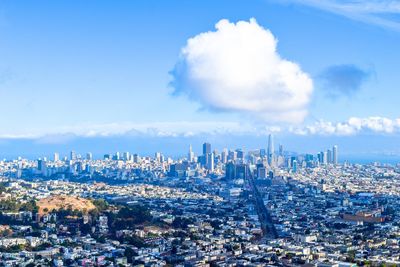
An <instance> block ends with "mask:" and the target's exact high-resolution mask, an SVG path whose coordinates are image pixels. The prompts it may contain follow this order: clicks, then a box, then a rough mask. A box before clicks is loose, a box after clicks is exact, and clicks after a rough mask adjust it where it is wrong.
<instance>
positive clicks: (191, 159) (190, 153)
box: [188, 145, 194, 162]
mask: <svg viewBox="0 0 400 267" xmlns="http://www.w3.org/2000/svg"><path fill="white" fill-rule="evenodd" d="M188 161H189V162H193V161H194V153H193V150H192V145H190V146H189V153H188Z"/></svg>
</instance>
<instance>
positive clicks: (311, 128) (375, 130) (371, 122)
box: [289, 117, 400, 136]
mask: <svg viewBox="0 0 400 267" xmlns="http://www.w3.org/2000/svg"><path fill="white" fill-rule="evenodd" d="M289 131H290V132H291V133H294V134H298V135H336V136H349V135H357V134H365V133H372V134H399V133H400V118H397V119H390V118H385V117H367V118H358V117H351V118H349V119H348V120H347V121H343V122H336V123H333V122H329V121H324V120H320V121H316V122H314V123H312V124H310V125H306V126H302V127H291V128H289Z"/></svg>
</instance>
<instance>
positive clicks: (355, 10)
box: [286, 0, 400, 31]
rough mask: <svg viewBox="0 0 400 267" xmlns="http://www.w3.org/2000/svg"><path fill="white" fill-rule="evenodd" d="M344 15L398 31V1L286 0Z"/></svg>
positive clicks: (399, 23) (399, 8)
mask: <svg viewBox="0 0 400 267" xmlns="http://www.w3.org/2000/svg"><path fill="white" fill-rule="evenodd" d="M286 2H290V3H296V4H300V5H306V6H311V7H315V8H319V9H322V10H325V11H327V12H331V13H335V14H338V15H341V16H345V17H347V18H349V19H352V20H356V21H360V22H363V23H368V24H374V25H377V26H380V27H384V28H389V29H393V30H397V31H400V19H399V15H400V2H399V1H393V0H368V1H365V0H350V1H343V0H287V1H286Z"/></svg>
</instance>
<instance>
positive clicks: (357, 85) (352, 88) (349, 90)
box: [319, 64, 371, 98]
mask: <svg viewBox="0 0 400 267" xmlns="http://www.w3.org/2000/svg"><path fill="white" fill-rule="evenodd" d="M370 76H371V72H370V71H366V70H364V69H362V68H360V67H358V66H356V65H352V64H345V65H334V66H330V67H328V68H326V69H325V70H324V71H323V72H322V73H321V74H320V75H319V80H320V81H321V82H322V89H323V90H324V91H325V93H326V95H327V96H328V97H332V98H337V97H340V96H347V97H350V96H352V95H354V94H355V93H356V92H357V91H359V90H360V89H361V87H362V85H363V83H364V82H366V81H367V80H368V78H369V77H370Z"/></svg>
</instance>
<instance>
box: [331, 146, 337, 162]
mask: <svg viewBox="0 0 400 267" xmlns="http://www.w3.org/2000/svg"><path fill="white" fill-rule="evenodd" d="M332 154H333V155H332V160H333V164H335V165H336V164H338V147H337V145H334V146H333V148H332Z"/></svg>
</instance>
